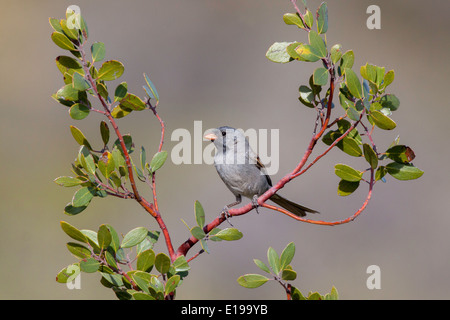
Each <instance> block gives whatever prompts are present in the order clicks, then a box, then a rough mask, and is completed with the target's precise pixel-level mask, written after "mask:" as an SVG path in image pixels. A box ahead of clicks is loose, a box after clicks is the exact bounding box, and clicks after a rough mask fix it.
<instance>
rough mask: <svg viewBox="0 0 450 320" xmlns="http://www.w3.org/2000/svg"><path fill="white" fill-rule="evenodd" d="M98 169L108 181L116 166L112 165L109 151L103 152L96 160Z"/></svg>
mask: <svg viewBox="0 0 450 320" xmlns="http://www.w3.org/2000/svg"><path fill="white" fill-rule="evenodd" d="M97 165H98V169H99V170H100V172H101V173H102V174H103V176H104V177H105V178H106V179H109V177H110V176H111V173H112V172H113V171H114V170H115V168H116V165H115V163H114V159H113V155H112V154H111V152H109V151H105V152H103V154H102V156H101V157H100V158H99V159H98V164H97Z"/></svg>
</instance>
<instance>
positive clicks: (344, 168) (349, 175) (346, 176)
mask: <svg viewBox="0 0 450 320" xmlns="http://www.w3.org/2000/svg"><path fill="white" fill-rule="evenodd" d="M334 173H335V174H336V175H337V176H338V177H339V178H341V179H343V180H346V181H352V182H357V181H360V180H361V179H362V174H363V173H362V172H361V171H358V170H355V169H353V168H352V167H350V166H348V165H346V164H337V165H335V166H334Z"/></svg>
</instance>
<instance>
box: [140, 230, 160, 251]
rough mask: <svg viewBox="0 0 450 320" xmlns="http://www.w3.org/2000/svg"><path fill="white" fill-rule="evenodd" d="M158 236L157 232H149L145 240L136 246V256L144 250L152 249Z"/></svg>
mask: <svg viewBox="0 0 450 320" xmlns="http://www.w3.org/2000/svg"><path fill="white" fill-rule="evenodd" d="M159 234H160V232H159V231H149V232H148V233H147V236H146V237H145V239H144V240H143V241H142V242H141V243H139V244H138V245H137V247H136V254H140V253H141V252H143V251H145V250H148V249H152V248H153V246H154V244H155V243H156V242H157V241H158V238H159Z"/></svg>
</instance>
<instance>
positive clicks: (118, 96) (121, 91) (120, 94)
mask: <svg viewBox="0 0 450 320" xmlns="http://www.w3.org/2000/svg"><path fill="white" fill-rule="evenodd" d="M127 92H128V84H127V83H126V82H121V83H120V84H119V85H118V86H117V88H116V90H115V91H114V102H117V101H120V100H122V99H123V98H125V96H126V95H127Z"/></svg>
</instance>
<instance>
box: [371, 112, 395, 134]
mask: <svg viewBox="0 0 450 320" xmlns="http://www.w3.org/2000/svg"><path fill="white" fill-rule="evenodd" d="M370 117H371V118H372V120H373V122H374V123H375V125H376V126H377V127H378V128H380V129H383V130H392V129H394V128H395V127H396V126H397V124H396V123H395V122H394V120H392V119H391V118H389V117H388V116H385V115H384V114H383V113H381V112H380V111H377V110H374V111H371V112H370Z"/></svg>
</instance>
